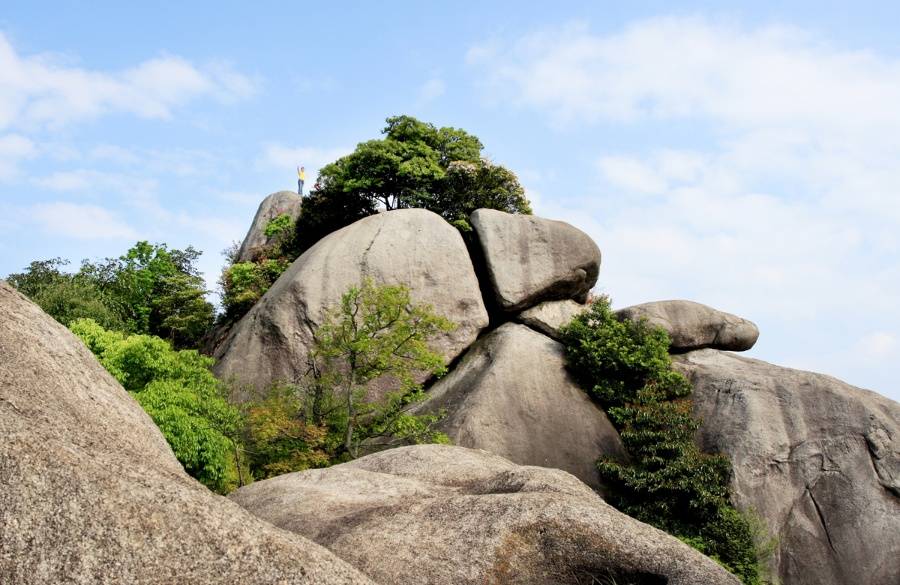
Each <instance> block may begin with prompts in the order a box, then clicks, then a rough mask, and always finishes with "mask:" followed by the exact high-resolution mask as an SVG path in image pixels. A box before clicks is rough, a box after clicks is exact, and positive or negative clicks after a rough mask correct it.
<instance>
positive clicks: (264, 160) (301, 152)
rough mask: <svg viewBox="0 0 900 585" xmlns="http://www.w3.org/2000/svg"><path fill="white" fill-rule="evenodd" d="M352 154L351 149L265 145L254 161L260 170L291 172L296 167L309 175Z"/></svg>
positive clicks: (277, 144)
mask: <svg viewBox="0 0 900 585" xmlns="http://www.w3.org/2000/svg"><path fill="white" fill-rule="evenodd" d="M351 152H353V148H352V147H336V148H319V147H312V146H286V145H284V144H279V143H270V144H266V145H265V146H264V147H263V151H262V153H261V154H260V155H259V157H258V158H257V159H256V165H257V167H258V168H260V169H283V170H286V171H287V172H291V173H292V172H293V171H294V170H295V167H296V166H297V165H301V166H305V167H306V168H307V170H308V171H310V174H311V175H312V174H313V172H318V170H319V169H321V168H322V167H324V166H325V165H327V164H328V163H332V162H334V161H336V160H337V159H339V158H341V157H342V156H345V155H348V154H350V153H351Z"/></svg>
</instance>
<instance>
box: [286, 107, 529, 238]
mask: <svg viewBox="0 0 900 585" xmlns="http://www.w3.org/2000/svg"><path fill="white" fill-rule="evenodd" d="M383 134H384V138H382V139H379V140H369V141H368V142H363V143H361V144H359V145H357V147H356V150H355V151H354V152H353V153H351V154H349V155H347V156H345V157H343V158H340V159H338V160H337V161H335V162H333V163H331V164H329V165H327V166H325V167H324V168H323V169H322V170H321V171H320V173H319V179H318V182H317V183H316V185H315V187H314V188H313V190H312V192H311V193H310V196H309V197H307V198H306V199H305V200H304V202H303V209H302V210H301V212H300V217H299V218H298V220H297V224H296V237H295V238H294V241H293V244H292V245H293V252H294V255H295V256H296V255H299V254H300V253H302V252H303V251H305V250H306V249H308V248H309V247H310V246H312V245H313V244H315V243H316V242H317V241H318V240H319V239H321V238H322V237H324V236H326V235H328V234H329V233H331V232H333V231H334V230H336V229H339V228H341V227H344V226H345V225H349V224H351V223H353V222H354V221H356V220H358V219H362V218H363V217H366V216H368V215H372V214H374V213H377V212H378V211H379V210H382V209H384V210H390V209H400V208H405V207H422V208H425V209H430V210H431V211H434V212H435V213H438V214H439V215H441V216H442V217H443V218H444V219H446V220H447V221H450V222H453V223H454V224H456V225H458V226H460V227H461V228H463V229H466V227H467V223H466V218H467V217H468V216H469V214H470V213H471V212H473V211H475V210H476V209H478V208H480V207H489V208H492V209H500V210H503V211H508V212H511V213H531V207H530V206H529V203H528V200H527V199H526V198H525V191H524V189H522V186H521V185H520V184H519V181H518V179H517V178H516V176H515V174H514V173H512V171H510V170H508V169H506V168H504V167H502V166H500V165H495V164H493V163H492V162H491V161H489V160H488V159H486V158H484V156H483V154H482V150H483V148H484V146H483V145H482V143H481V141H480V140H479V139H478V138H477V137H476V136H474V135H472V134H469V133H468V132H466V131H465V130H461V129H458V128H437V127H435V126H433V125H432V124H428V123H425V122H421V121H419V120H417V119H415V118H413V117H411V116H395V117H392V118H388V119H387V126H386V127H385V128H384V130H383Z"/></svg>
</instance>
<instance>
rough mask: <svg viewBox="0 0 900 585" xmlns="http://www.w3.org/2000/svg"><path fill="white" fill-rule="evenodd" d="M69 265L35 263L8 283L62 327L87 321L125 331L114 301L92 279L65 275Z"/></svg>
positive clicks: (55, 261) (58, 261)
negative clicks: (78, 320) (65, 268)
mask: <svg viewBox="0 0 900 585" xmlns="http://www.w3.org/2000/svg"><path fill="white" fill-rule="evenodd" d="M68 264H69V261H68V260H63V259H62V258H53V259H51V260H38V261H34V262H32V263H31V264H29V266H28V268H26V269H25V271H24V272H22V273H18V274H10V275H9V276H8V277H7V281H8V282H9V283H10V284H11V285H12V286H14V287H16V288H17V289H18V290H19V292H21V293H22V294H24V295H25V296H27V297H29V298H30V299H31V300H32V301H34V303H35V304H36V305H37V306H39V307H40V308H41V309H43V311H44V312H45V313H47V314H48V315H50V316H51V317H53V318H54V319H56V320H57V321H59V322H60V323H62V324H63V325H67V326H68V324H69V323H71V322H72V321H74V320H76V319H82V318H85V319H93V320H94V321H96V322H98V323H100V324H101V325H103V326H104V327H107V328H111V329H122V328H123V327H124V322H123V321H122V317H121V315H120V314H119V313H118V311H116V310H115V308H114V306H113V303H112V302H111V300H110V299H109V298H107V297H106V295H104V293H103V292H102V291H101V290H100V288H99V287H98V286H97V285H96V283H95V282H93V281H92V280H91V279H90V278H87V277H85V276H83V275H80V274H69V273H67V272H63V271H62V270H61V268H62V267H64V266H66V265H68Z"/></svg>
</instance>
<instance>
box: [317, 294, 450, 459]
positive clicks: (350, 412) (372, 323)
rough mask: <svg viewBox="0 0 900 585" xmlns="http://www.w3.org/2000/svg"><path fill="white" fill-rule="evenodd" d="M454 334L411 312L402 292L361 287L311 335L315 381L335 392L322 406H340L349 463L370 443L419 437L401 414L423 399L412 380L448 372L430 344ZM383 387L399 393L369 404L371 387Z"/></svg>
mask: <svg viewBox="0 0 900 585" xmlns="http://www.w3.org/2000/svg"><path fill="white" fill-rule="evenodd" d="M453 328H454V325H453V324H452V323H451V322H450V321H448V320H447V319H445V318H444V317H441V316H439V315H436V314H435V313H433V312H432V309H431V307H429V306H423V305H415V304H413V303H412V300H411V298H410V294H409V289H408V288H406V287H404V286H399V285H398V286H375V284H374V283H373V282H372V281H371V280H366V281H365V282H364V283H363V284H362V286H358V287H352V288H351V289H350V290H349V291H347V293H345V294H344V295H343V297H342V298H341V304H340V306H339V307H338V308H337V309H335V310H333V311H332V312H330V313H329V314H328V315H327V317H326V319H325V321H324V322H323V323H322V325H321V326H320V327H319V328H318V330H317V331H316V337H315V339H316V341H315V348H314V350H313V359H314V360H317V361H318V364H317V365H316V371H317V372H320V374H319V376H320V377H322V376H326V377H327V380H328V384H329V386H330V387H331V388H332V389H333V390H332V392H333V396H329V397H327V398H329V399H334V400H336V401H337V404H338V405H339V406H340V408H339V410H338V411H337V412H338V413H339V416H340V417H341V420H342V422H343V425H342V426H344V441H343V450H344V452H345V453H346V454H347V455H349V456H350V457H351V458H354V457H356V456H357V455H358V453H359V447H360V445H361V444H362V442H363V441H364V440H365V439H368V438H371V437H373V436H382V435H387V434H392V433H393V432H395V431H402V432H403V433H404V434H407V433H409V434H410V435H411V436H415V435H416V434H417V433H418V432H419V431H420V430H423V429H419V428H416V425H415V424H414V421H413V420H411V419H410V418H409V417H411V416H412V415H410V414H408V413H406V412H405V410H404V408H405V407H406V406H407V405H409V404H411V403H412V402H414V401H416V400H419V399H421V398H422V397H423V394H422V387H421V385H420V384H418V383H417V382H416V376H417V375H419V374H421V373H422V372H427V373H429V374H433V375H441V374H443V373H444V372H445V371H446V365H445V364H444V359H443V357H442V356H441V355H440V354H438V353H436V352H434V351H432V350H431V349H430V348H429V347H428V344H427V342H428V340H429V339H431V338H432V337H433V336H434V335H436V334H438V333H440V332H446V331H451V330H452V329H453ZM387 379H389V380H390V382H391V383H392V385H393V386H394V387H395V388H396V390H394V391H391V392H388V393H387V395H386V396H385V398H383V399H381V400H376V401H371V402H370V401H368V400H367V395H368V386H369V384H370V383H372V382H373V381H375V380H387ZM320 388H322V386H321V385H317V386H316V387H315V389H316V390H318V389H320Z"/></svg>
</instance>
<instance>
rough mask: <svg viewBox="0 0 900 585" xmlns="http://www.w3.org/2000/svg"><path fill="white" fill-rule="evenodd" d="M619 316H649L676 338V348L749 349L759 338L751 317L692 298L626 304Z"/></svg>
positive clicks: (672, 345) (634, 318) (618, 313)
mask: <svg viewBox="0 0 900 585" xmlns="http://www.w3.org/2000/svg"><path fill="white" fill-rule="evenodd" d="M616 315H617V316H618V317H619V319H631V320H634V321H637V320H638V319H642V318H643V319H646V320H647V321H648V322H649V323H650V324H651V325H656V326H658V327H662V328H663V329H665V330H666V331H667V332H668V333H669V337H670V338H671V339H672V344H671V349H672V351H674V352H683V351H690V350H694V349H703V348H705V347H710V348H713V349H724V350H729V351H745V350H748V349H750V348H751V347H753V345H754V344H755V343H756V340H757V339H758V338H759V329H757V328H756V325H754V324H753V323H752V322H750V321H748V320H747V319H742V318H741V317H738V316H737V315H732V314H731V313H726V312H724V311H719V310H716V309H713V308H712V307H707V306H706V305H701V304H700V303H695V302H692V301H656V302H652V303H644V304H641V305H634V306H633V307H626V308H624V309H620V310H619V311H617V312H616Z"/></svg>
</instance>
